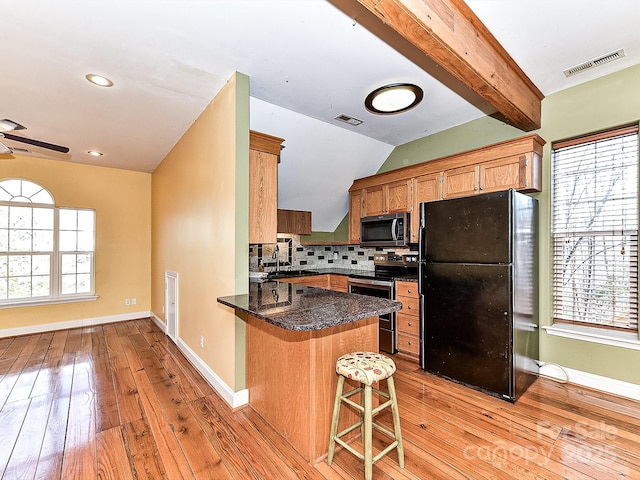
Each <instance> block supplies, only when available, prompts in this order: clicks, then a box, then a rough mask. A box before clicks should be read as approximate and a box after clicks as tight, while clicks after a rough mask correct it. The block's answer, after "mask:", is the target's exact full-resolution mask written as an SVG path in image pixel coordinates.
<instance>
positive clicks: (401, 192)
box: [387, 179, 411, 213]
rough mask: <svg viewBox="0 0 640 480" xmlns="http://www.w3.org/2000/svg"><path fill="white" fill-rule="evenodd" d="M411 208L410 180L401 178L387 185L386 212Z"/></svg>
mask: <svg viewBox="0 0 640 480" xmlns="http://www.w3.org/2000/svg"><path fill="white" fill-rule="evenodd" d="M410 210H411V180H410V179H409V180H401V181H399V182H393V183H390V184H389V185H387V213H396V212H408V211H410Z"/></svg>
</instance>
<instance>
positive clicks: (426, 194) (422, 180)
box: [410, 172, 442, 243]
mask: <svg viewBox="0 0 640 480" xmlns="http://www.w3.org/2000/svg"><path fill="white" fill-rule="evenodd" d="M441 198H442V172H438V173H432V174H429V175H422V176H420V177H416V178H414V179H413V205H412V208H411V219H410V222H411V223H410V227H411V242H413V243H418V230H419V228H420V217H419V215H420V204H421V203H422V202H433V201H436V200H440V199H441Z"/></svg>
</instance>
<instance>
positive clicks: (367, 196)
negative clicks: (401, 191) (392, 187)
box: [362, 185, 387, 217]
mask: <svg viewBox="0 0 640 480" xmlns="http://www.w3.org/2000/svg"><path fill="white" fill-rule="evenodd" d="M384 213H387V192H386V185H376V186H374V187H369V188H365V192H364V211H363V212H362V215H363V216H364V217H370V216H372V215H382V214H384Z"/></svg>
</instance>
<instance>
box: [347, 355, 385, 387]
mask: <svg viewBox="0 0 640 480" xmlns="http://www.w3.org/2000/svg"><path fill="white" fill-rule="evenodd" d="M395 371H396V364H395V363H394V362H393V360H391V359H390V358H389V357H385V356H384V355H381V354H379V353H376V352H352V353H347V354H345V355H342V356H341V357H340V358H338V360H337V361H336V372H337V373H338V374H339V375H342V376H343V377H345V378H349V379H351V380H356V381H358V382H360V383H363V384H365V385H372V384H373V383H374V382H379V381H380V380H384V379H385V378H389V377H390V376H391V375H393V374H394V373H395Z"/></svg>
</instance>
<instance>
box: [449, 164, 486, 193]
mask: <svg viewBox="0 0 640 480" xmlns="http://www.w3.org/2000/svg"><path fill="white" fill-rule="evenodd" d="M479 170H480V167H479V166H478V165H471V166H469V167H460V168H453V169H451V170H445V171H444V173H443V174H442V197H443V198H451V197H463V196H465V195H473V194H475V193H478V176H479Z"/></svg>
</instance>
